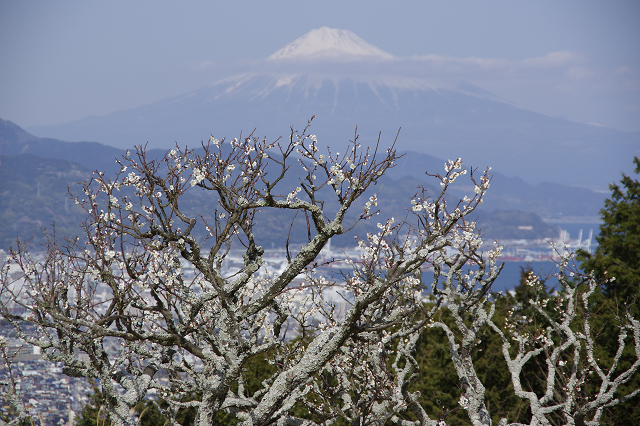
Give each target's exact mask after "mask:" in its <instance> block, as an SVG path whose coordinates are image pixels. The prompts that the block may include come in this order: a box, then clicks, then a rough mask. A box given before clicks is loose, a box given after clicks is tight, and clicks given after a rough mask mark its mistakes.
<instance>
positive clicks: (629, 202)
mask: <svg viewBox="0 0 640 426" xmlns="http://www.w3.org/2000/svg"><path fill="white" fill-rule="evenodd" d="M633 162H634V163H635V165H636V169H635V172H636V173H640V160H639V159H638V157H635V158H634V160H633ZM609 188H610V189H611V191H612V194H611V198H609V199H607V200H606V201H605V204H604V208H603V209H602V210H600V215H601V216H602V220H603V222H604V223H603V224H602V225H600V235H599V236H598V237H596V240H597V241H598V248H597V250H596V252H595V253H594V254H589V253H586V252H585V251H584V250H580V252H579V257H578V259H579V260H582V267H583V268H584V270H585V271H594V273H595V275H596V278H598V280H599V281H601V282H603V287H604V292H605V294H607V295H611V296H613V297H615V299H616V300H618V301H620V302H627V306H630V307H632V309H633V306H634V305H635V309H634V311H635V312H633V314H637V313H638V311H639V310H638V308H637V304H635V303H633V302H634V300H635V301H638V296H639V295H640V182H638V180H634V179H632V178H631V177H629V176H627V175H625V174H623V175H622V179H621V181H620V185H618V184H612V185H609ZM635 316H637V315H635Z"/></svg>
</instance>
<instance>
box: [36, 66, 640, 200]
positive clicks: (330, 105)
mask: <svg viewBox="0 0 640 426" xmlns="http://www.w3.org/2000/svg"><path fill="white" fill-rule="evenodd" d="M410 84H411V82H410V81H407V80H402V79H400V78H381V79H370V78H365V77H362V78H360V77H355V78H338V77H335V76H323V75H312V74H307V75H297V74H288V75H285V74H275V75H266V74H246V75H241V76H237V77H234V78H230V79H226V80H223V81H221V82H219V83H216V84H214V85H212V86H210V87H207V88H204V89H201V90H197V91H194V92H191V93H188V94H186V95H183V96H179V97H175V98H171V99H167V100H164V101H161V102H156V103H154V104H151V105H147V106H144V107H139V108H135V109H131V110H126V111H119V112H116V113H113V114H110V115H107V116H103V117H87V118H85V119H82V120H79V121H76V122H72V123H67V124H63V125H57V126H41V127H35V128H32V129H33V131H35V132H37V133H39V134H51V135H54V136H56V137H59V138H63V139H67V140H77V139H81V138H92V139H97V140H100V141H101V142H103V143H107V144H112V145H116V146H119V147H130V146H132V145H134V144H140V143H146V142H147V141H148V142H149V145H150V146H152V147H163V148H168V147H171V146H172V145H174V144H175V143H176V142H177V143H179V144H180V145H183V146H184V145H189V146H194V145H197V144H199V142H200V141H201V140H203V139H207V138H208V137H209V135H210V134H211V133H214V134H215V135H216V136H218V137H224V136H227V137H235V136H238V134H239V133H240V131H244V132H245V134H247V133H250V132H251V131H252V130H253V129H257V135H258V136H267V137H268V138H269V139H275V138H276V137H278V136H286V135H287V134H288V129H289V127H290V126H294V128H296V129H301V128H302V127H304V125H305V124H306V122H307V120H308V119H309V118H310V117H311V116H316V119H315V120H314V123H313V126H312V128H311V131H312V132H313V133H316V134H317V135H318V137H319V140H320V142H321V145H330V146H331V147H332V148H334V150H338V149H340V148H341V147H343V146H344V145H345V144H346V142H347V141H348V140H349V139H352V138H353V135H354V129H355V127H356V126H358V132H359V133H360V135H361V137H362V142H363V143H365V144H368V145H372V144H374V143H375V141H376V140H377V136H378V133H379V132H382V145H383V146H387V145H389V144H391V143H392V142H393V139H394V137H395V135H396V133H397V131H398V129H399V128H400V127H402V131H401V132H400V137H399V139H398V144H397V147H398V148H400V149H402V150H411V151H416V152H421V153H426V154H431V155H434V156H436V157H440V158H457V157H463V159H464V160H465V161H466V162H467V164H472V165H474V166H479V167H485V166H487V165H491V166H492V167H494V170H496V171H497V172H500V173H503V174H505V175H509V176H519V177H521V178H523V179H525V180H526V181H528V182H531V183H539V182H542V181H552V182H557V183H564V184H569V185H574V186H584V187H591V188H597V189H600V190H604V189H606V185H607V184H608V183H609V182H613V181H615V180H616V179H618V177H619V175H620V172H621V171H622V170H625V167H626V166H627V165H629V164H631V159H632V158H633V155H639V153H638V151H639V147H640V134H638V133H627V132H621V131H617V130H614V129H609V128H601V127H596V126H591V125H587V124H580V123H574V122H570V121H567V120H564V119H561V118H552V117H548V116H545V115H542V114H538V113H534V112H531V111H526V110H523V109H519V108H516V107H514V106H512V105H510V104H508V103H505V102H500V101H497V100H495V99H492V98H490V97H486V96H481V95H478V94H475V93H469V92H468V91H465V90H462V89H456V90H449V89H437V90H435V89H430V88H422V87H419V84H418V83H416V84H415V85H414V86H418V87H411V86H410Z"/></svg>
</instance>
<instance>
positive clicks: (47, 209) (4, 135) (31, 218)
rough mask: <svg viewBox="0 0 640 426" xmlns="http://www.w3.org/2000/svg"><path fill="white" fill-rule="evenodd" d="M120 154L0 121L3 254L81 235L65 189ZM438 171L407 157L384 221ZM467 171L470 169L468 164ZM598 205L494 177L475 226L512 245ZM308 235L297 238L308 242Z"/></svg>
mask: <svg viewBox="0 0 640 426" xmlns="http://www.w3.org/2000/svg"><path fill="white" fill-rule="evenodd" d="M122 154H124V150H122V149H119V148H114V147H109V146H105V145H102V144H99V143H96V142H65V141H60V140H57V139H51V138H38V137H35V136H33V135H31V134H29V133H28V132H26V131H24V130H23V129H21V128H20V127H19V126H17V125H16V124H14V123H12V122H10V121H6V120H2V119H0V248H4V249H7V248H8V247H9V246H11V245H15V239H16V237H20V238H21V239H22V240H23V241H25V240H29V239H30V238H31V237H34V236H35V240H34V244H40V243H43V242H44V237H43V235H42V233H41V229H42V228H48V229H51V228H50V227H51V225H52V223H53V222H55V223H56V227H57V229H58V231H59V232H60V233H64V234H67V235H75V234H76V233H78V232H80V228H79V226H78V225H79V224H80V222H81V221H82V220H83V218H84V215H83V211H81V210H79V208H78V206H76V205H75V203H74V202H73V201H72V200H70V196H69V193H68V191H67V187H69V186H70V187H71V192H72V193H74V194H78V193H79V188H78V187H76V186H75V185H76V184H77V183H78V182H82V181H84V180H88V179H90V178H91V171H92V170H98V171H105V172H106V174H107V176H108V177H114V176H115V173H116V171H117V170H118V169H119V166H117V165H116V163H115V159H116V158H119V157H120V156H121V155H122ZM148 154H149V156H148V158H158V157H160V156H162V155H163V154H164V151H163V150H150V151H148ZM443 165H444V160H442V159H439V158H436V157H434V156H431V155H428V154H421V153H417V152H407V153H405V155H404V156H403V157H401V158H400V159H399V160H398V161H397V165H396V166H395V167H393V168H391V169H390V170H389V172H388V174H387V176H385V177H384V178H383V179H382V180H381V181H380V185H379V186H378V187H376V188H374V190H376V191H380V193H379V200H380V206H381V208H383V210H384V211H383V214H386V215H391V214H393V215H398V216H400V217H403V216H404V214H405V213H406V211H405V209H407V208H409V206H410V205H409V200H410V198H411V197H412V196H413V194H415V192H416V191H417V187H418V186H419V185H424V186H425V187H428V188H429V191H431V192H433V193H435V192H437V191H438V188H436V187H434V186H433V179H432V178H428V177H427V176H426V175H425V174H424V172H425V171H426V172H429V173H431V174H435V173H441V172H442V170H443ZM465 167H468V165H467V164H465ZM288 179H289V180H290V181H287V182H285V186H286V185H289V186H290V187H291V188H294V187H295V186H296V185H297V181H295V175H294V174H292V175H290V176H289V177H288ZM292 179H293V180H292ZM195 189H197V188H195ZM192 192H193V193H192V194H191V195H189V196H188V197H187V198H186V199H185V200H184V201H185V203H184V204H183V207H185V206H186V208H189V209H191V210H192V211H191V213H193V214H195V215H196V216H197V213H202V214H205V215H207V214H208V212H209V213H210V212H212V211H215V208H216V204H215V203H216V201H215V197H211V196H206V194H203V193H202V192H201V191H195V192H194V191H192ZM472 192H473V187H472V186H468V185H467V186H464V185H461V186H458V185H457V186H454V187H453V188H451V192H450V194H451V196H453V197H460V198H462V197H463V196H464V195H467V194H471V193H472ZM365 198H366V197H365ZM603 199H604V195H603V194H599V193H595V192H593V191H590V190H588V189H584V188H573V187H568V186H564V185H559V184H554V183H541V184H538V185H531V184H528V183H526V182H524V181H523V180H521V179H519V178H509V177H507V176H504V175H502V174H499V173H495V174H494V177H493V180H492V183H491V188H490V190H489V192H488V195H487V196H486V198H485V203H484V204H483V205H482V211H478V212H477V213H478V215H479V217H480V223H482V222H483V221H484V222H486V223H487V224H488V225H487V227H486V229H485V232H487V233H488V234H487V235H488V238H506V236H509V235H511V237H513V238H542V237H549V236H553V235H554V233H555V232H556V231H555V230H554V229H555V228H554V227H553V226H551V225H548V224H544V223H543V222H542V221H541V219H540V216H541V217H544V218H555V219H562V218H563V217H567V216H577V217H582V218H583V219H584V220H587V221H596V220H597V219H594V217H595V216H596V215H597V213H598V210H599V209H600V207H601V206H602V202H603ZM496 210H499V211H500V212H499V213H498V214H499V215H501V216H500V217H501V218H504V217H507V218H511V221H512V222H514V223H517V224H519V225H526V226H531V227H532V229H530V230H526V231H523V230H519V228H518V226H512V225H513V224H511V225H510V226H511V227H510V228H509V227H507V228H504V229H502V228H501V227H500V223H501V222H500V220H494V215H495V214H496V213H495V211H496ZM523 212H528V213H523ZM281 216H282V215H275V216H274V215H271V216H268V217H265V218H263V219H262V220H263V221H264V225H265V229H267V230H265V231H264V232H263V234H264V235H262V236H261V238H263V239H264V240H265V241H278V238H279V237H281V235H280V234H279V233H281V232H284V235H286V233H287V229H288V228H287V225H288V222H287V220H290V218H287V217H286V215H284V216H282V217H281ZM525 222H526V223H525ZM505 223H506V222H505ZM369 225H371V224H369ZM512 228H513V229H512ZM296 229H297V228H296ZM305 229H306V228H305ZM305 229H302V231H300V232H299V234H300V235H306V230H305ZM358 230H359V232H364V231H365V230H366V228H364V227H360V228H358ZM303 231H304V232H303ZM296 232H297V231H296ZM298 237H299V236H297V237H296V238H298ZM347 240H348V242H347V243H351V242H352V237H349V238H346V239H345V241H347ZM269 244H270V243H269ZM336 244H337V245H341V244H342V245H344V244H345V242H344V241H343V242H342V243H341V242H340V241H336Z"/></svg>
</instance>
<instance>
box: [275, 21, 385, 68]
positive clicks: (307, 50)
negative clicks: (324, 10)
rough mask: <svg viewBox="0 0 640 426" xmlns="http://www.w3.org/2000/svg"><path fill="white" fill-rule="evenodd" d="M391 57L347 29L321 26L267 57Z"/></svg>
mask: <svg viewBox="0 0 640 426" xmlns="http://www.w3.org/2000/svg"><path fill="white" fill-rule="evenodd" d="M321 58H322V59H347V60H348V59H391V58H393V55H392V54H390V53H388V52H385V51H384V50H382V49H378V48H377V47H375V46H374V45H372V44H369V43H367V42H366V41H364V40H363V39H361V38H360V37H358V36H357V35H355V34H354V33H352V32H351V31H348V30H340V29H335V28H328V27H322V28H318V29H315V30H311V31H309V32H308V33H307V34H305V35H303V36H302V37H299V38H297V39H296V40H294V41H293V42H291V43H289V44H287V45H286V46H284V47H283V48H282V49H280V50H278V51H277V52H275V53H274V54H273V55H271V56H269V59H321Z"/></svg>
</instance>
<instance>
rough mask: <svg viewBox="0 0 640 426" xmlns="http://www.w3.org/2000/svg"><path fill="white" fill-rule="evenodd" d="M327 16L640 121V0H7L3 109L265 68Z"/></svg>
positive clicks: (414, 53)
mask: <svg viewBox="0 0 640 426" xmlns="http://www.w3.org/2000/svg"><path fill="white" fill-rule="evenodd" d="M322 26H328V27H332V28H343V29H348V30H351V31H353V32H354V33H355V34H357V35H358V36H360V37H362V38H363V39H364V40H366V41H368V42H369V43H371V44H373V45H375V46H377V47H379V48H381V49H383V50H385V51H387V52H389V53H391V54H393V55H394V56H396V57H398V58H400V59H399V60H398V61H397V63H398V68H399V70H400V71H402V72H408V73H413V74H416V75H419V74H420V73H422V76H430V75H432V74H433V75H440V76H444V75H449V76H453V77H452V78H456V79H459V80H461V81H469V82H471V83H473V84H476V85H478V86H480V87H482V88H484V89H486V90H489V91H491V92H493V93H495V94H497V95H499V96H501V97H502V98H504V99H506V100H509V101H512V102H514V103H515V104H516V105H518V106H521V107H524V108H528V109H533V110H535V111H538V112H542V113H545V114H549V115H562V116H566V117H567V118H569V119H572V120H576V121H581V122H593V123H598V124H602V125H606V126H612V127H616V128H619V129H624V130H640V43H639V42H638V41H639V40H640V2H638V1H612V0H610V1H586V0H582V1H557V0H554V1H540V0H538V1H535V2H533V1H531V2H520V1H482V2H481V1H473V2H472V1H446V2H445V1H438V2H435V1H425V0H412V1H397V2H388V1H371V0H369V1H345V0H340V1H300V0H298V1H275V0H270V1H241V0H237V1H225V2H222V1H207V2H204V1H171V2H169V1H158V0H153V1H114V0H111V1H108V2H97V1H28V0H24V1H14V0H0V118H3V119H8V120H11V121H14V122H16V123H17V124H19V125H21V126H23V127H28V126H31V125H39V124H55V123H60V122H66V121H71V120H75V119H79V118H82V117H85V116H87V115H103V114H108V113H110V112H114V111H117V110H120V109H125V108H131V107H135V106H140V105H144V104H147V103H150V102H153V101H157V100H160V99H163V98H166V97H168V96H174V95H179V94H182V93H184V92H187V91H189V90H193V89H197V88H200V87H202V86H205V85H207V84H210V83H213V82H214V81H216V80H218V79H220V78H222V77H227V76H230V75H232V74H235V73H238V72H242V71H245V70H247V69H259V68H260V67H261V60H263V59H264V58H266V57H267V56H269V55H271V54H272V53H273V52H275V51H276V50H278V49H279V48H281V47H282V46H284V45H286V44H287V43H289V42H291V41H293V40H294V39H296V38H297V37H299V36H301V35H303V34H305V33H306V32H308V31H309V30H311V29H314V28H319V27H322ZM443 78H444V77H443Z"/></svg>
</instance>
